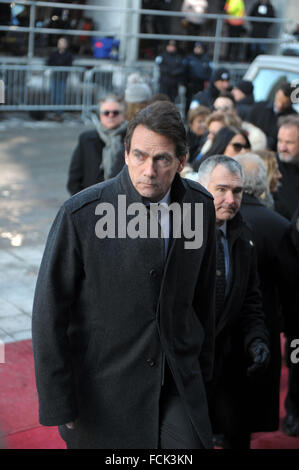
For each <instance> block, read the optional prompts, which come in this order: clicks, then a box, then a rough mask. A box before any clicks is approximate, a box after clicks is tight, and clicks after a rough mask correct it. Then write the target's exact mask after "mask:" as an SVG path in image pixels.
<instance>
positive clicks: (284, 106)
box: [246, 83, 296, 150]
mask: <svg viewBox="0 0 299 470" xmlns="http://www.w3.org/2000/svg"><path fill="white" fill-rule="evenodd" d="M293 90H294V89H293V88H292V86H291V84H290V83H282V84H281V85H279V87H278V88H277V90H276V92H275V96H274V100H266V101H259V102H258V103H255V104H254V105H253V106H252V107H251V109H250V110H249V112H248V113H247V115H246V121H249V122H251V123H252V124H254V125H255V126H257V127H259V128H260V129H262V131H263V132H264V133H265V134H266V136H267V146H268V148H269V149H270V150H276V145H277V131H278V119H279V118H280V117H282V116H287V115H289V114H296V111H295V109H294V108H293V106H292V101H291V95H292V92H293Z"/></svg>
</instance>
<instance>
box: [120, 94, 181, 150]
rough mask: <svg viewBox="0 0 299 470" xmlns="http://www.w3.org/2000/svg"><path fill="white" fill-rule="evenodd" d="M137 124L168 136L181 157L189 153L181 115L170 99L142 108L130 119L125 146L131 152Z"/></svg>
mask: <svg viewBox="0 0 299 470" xmlns="http://www.w3.org/2000/svg"><path fill="white" fill-rule="evenodd" d="M137 126H144V127H146V128H147V129H149V130H151V131H153V132H156V133H157V134H161V135H163V136H165V137H168V138H169V139H170V140H171V141H172V142H173V143H174V144H175V149H176V150H175V153H176V157H177V158H178V159H181V158H182V157H183V156H184V155H187V153H188V144H187V135H186V129H185V126H184V123H183V121H182V118H181V115H180V113H179V111H178V109H177V107H176V106H175V104H173V103H171V102H168V101H156V102H155V103H152V104H150V105H149V106H147V107H146V108H143V109H141V110H140V111H139V112H138V113H137V114H136V115H135V117H134V118H133V119H132V120H131V121H129V123H128V127H127V133H126V137H125V148H126V151H127V152H129V151H130V148H131V140H132V136H133V133H134V130H135V129H136V127H137Z"/></svg>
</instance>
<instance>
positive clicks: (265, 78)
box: [253, 68, 298, 101]
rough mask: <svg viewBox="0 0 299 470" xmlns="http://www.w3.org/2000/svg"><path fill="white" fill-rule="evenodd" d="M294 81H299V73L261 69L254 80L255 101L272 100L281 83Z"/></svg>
mask: <svg viewBox="0 0 299 470" xmlns="http://www.w3.org/2000/svg"><path fill="white" fill-rule="evenodd" d="M292 80H298V73H296V72H289V71H286V70H275V69H270V68H269V69H260V70H259V71H258V73H257V75H256V76H255V78H254V79H253V84H254V99H255V101H262V100H268V99H272V98H273V97H274V93H275V90H276V88H277V87H278V86H279V85H280V84H281V83H284V82H291V81H292Z"/></svg>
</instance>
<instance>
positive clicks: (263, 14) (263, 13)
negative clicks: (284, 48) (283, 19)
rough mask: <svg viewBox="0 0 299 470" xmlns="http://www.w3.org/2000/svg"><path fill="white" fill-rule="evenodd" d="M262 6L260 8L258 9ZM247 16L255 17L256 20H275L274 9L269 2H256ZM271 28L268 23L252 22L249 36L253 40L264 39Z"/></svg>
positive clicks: (270, 24)
mask: <svg viewBox="0 0 299 470" xmlns="http://www.w3.org/2000/svg"><path fill="white" fill-rule="evenodd" d="M261 6H262V8H260V7H261ZM248 16H256V17H257V18H275V11H274V8H273V6H272V4H271V2H269V3H268V4H266V5H265V4H264V3H262V2H260V1H257V2H256V3H255V4H254V5H253V6H252V8H251V10H250V11H249V13H248ZM271 26H272V23H271V22H268V21H253V22H252V23H251V36H252V37H255V38H264V37H267V36H268V31H269V28H270V27H271Z"/></svg>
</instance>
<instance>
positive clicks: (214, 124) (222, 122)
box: [196, 111, 242, 159]
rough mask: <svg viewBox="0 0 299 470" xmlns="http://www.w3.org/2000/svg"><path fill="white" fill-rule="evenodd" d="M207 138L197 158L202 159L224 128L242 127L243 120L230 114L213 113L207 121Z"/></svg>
mask: <svg viewBox="0 0 299 470" xmlns="http://www.w3.org/2000/svg"><path fill="white" fill-rule="evenodd" d="M206 126H207V128H208V130H207V138H206V141H205V142H204V144H203V146H202V147H201V148H199V149H198V153H197V157H196V158H198V159H200V158H202V157H203V156H204V155H205V154H206V153H207V152H208V150H210V148H211V145H212V143H213V140H214V137H215V135H216V134H217V132H218V131H220V129H222V127H226V126H232V127H240V128H241V127H242V120H241V119H240V118H239V117H238V116H237V115H236V114H235V113H230V112H224V113H223V112H221V111H213V112H212V113H211V114H210V115H209V116H208V117H207V120H206Z"/></svg>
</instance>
